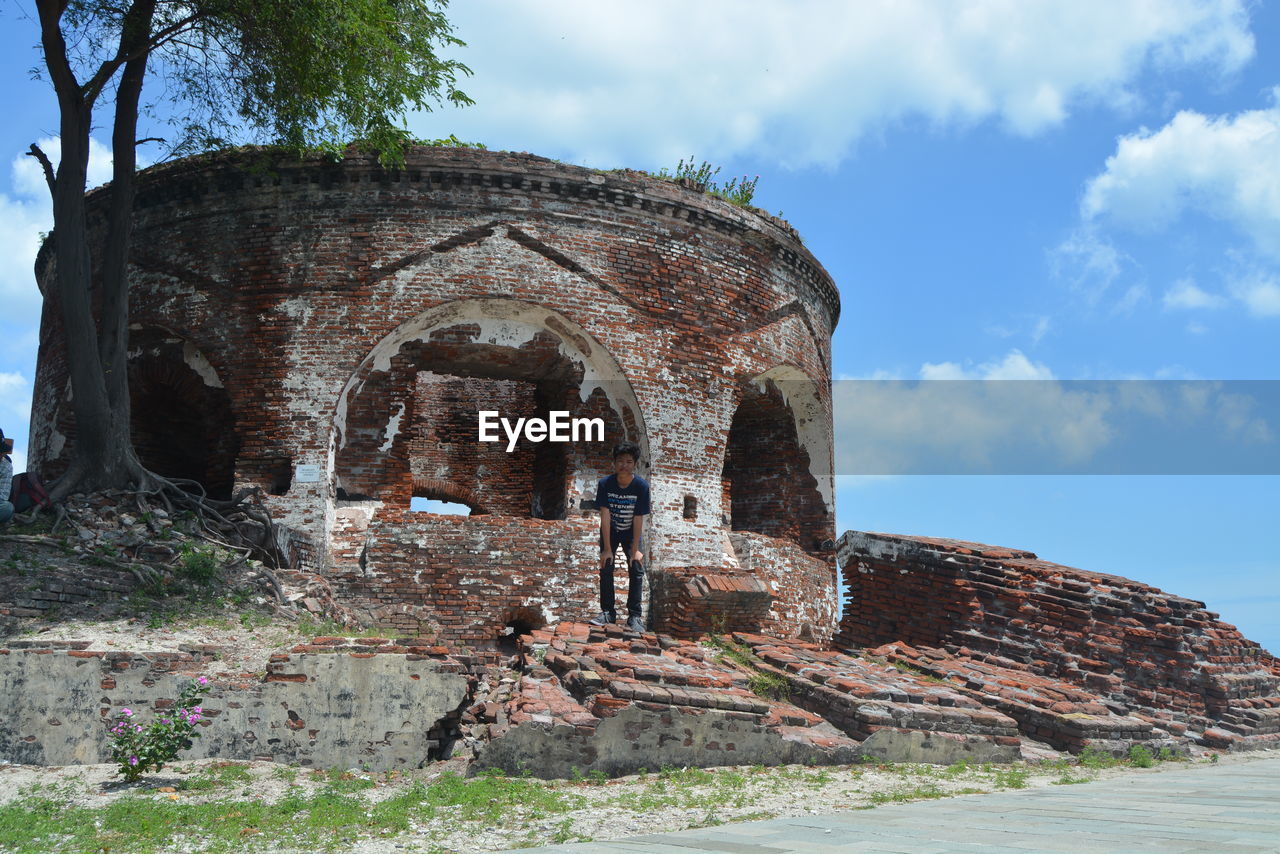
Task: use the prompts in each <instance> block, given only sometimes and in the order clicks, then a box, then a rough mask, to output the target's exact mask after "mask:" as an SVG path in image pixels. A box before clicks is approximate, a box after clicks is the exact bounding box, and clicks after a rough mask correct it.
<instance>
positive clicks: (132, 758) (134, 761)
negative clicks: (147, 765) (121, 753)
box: [129, 756, 138, 765]
mask: <svg viewBox="0 0 1280 854" xmlns="http://www.w3.org/2000/svg"><path fill="white" fill-rule="evenodd" d="M129 764H130V765H137V764H138V757H136V756H130V757H129Z"/></svg>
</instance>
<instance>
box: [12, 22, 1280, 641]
mask: <svg viewBox="0 0 1280 854" xmlns="http://www.w3.org/2000/svg"><path fill="white" fill-rule="evenodd" d="M1278 5H1280V4H1274V3H1244V2H1235V0H1218V2H1192V0H1159V2H1156V0H1149V1H1148V2H1140V0H1109V2H1043V3H1035V2H1016V0H1004V2H994V0H992V2H979V0H974V2H966V3H959V2H945V0H937V1H936V2H925V0H898V1H897V2H878V3H877V2H869V0H868V2H857V3H855V2H789V3H781V2H772V3H764V2H744V0H702V2H698V3H676V2H666V0H659V1H658V2H646V3H644V4H622V3H618V4H602V3H598V2H551V3H547V2H532V0H519V2H517V1H516V0H511V2H496V0H468V2H465V3H462V2H459V3H457V4H456V5H455V7H454V8H453V9H452V11H451V18H452V19H453V20H454V22H455V24H456V25H457V27H458V35H459V36H460V37H461V38H462V39H464V40H465V41H467V42H468V43H469V46H468V47H467V48H466V49H464V50H461V51H459V52H458V56H459V57H460V58H462V59H463V60H464V61H465V62H467V63H468V64H469V65H471V67H472V68H473V69H474V70H475V72H476V73H475V76H474V77H473V78H471V79H470V80H469V81H467V83H466V85H464V87H463V88H464V89H465V90H466V91H467V92H468V93H469V94H471V95H472V96H473V97H474V98H475V99H476V101H477V105H476V106H475V107H473V108H470V109H468V110H465V111H457V110H453V109H446V110H441V111H438V112H434V113H429V114H424V115H421V116H415V117H413V118H412V120H411V127H412V128H413V129H414V130H415V131H416V132H417V133H418V134H419V135H421V136H430V137H438V136H446V135H448V134H449V133H455V134H457V135H458V136H459V137H462V138H464V139H469V140H476V141H480V142H484V143H485V144H487V145H488V146H489V147H490V148H502V149H511V150H517V151H532V152H534V153H538V154H543V155H546V156H550V157H556V158H559V159H562V160H565V161H567V162H571V163H579V164H583V165H588V166H594V167H605V168H609V167H618V166H628V167H632V168H640V169H650V170H656V169H658V168H660V167H663V166H666V167H668V168H672V167H674V166H675V164H676V162H677V161H678V160H679V159H680V158H682V157H683V158H688V157H690V156H692V157H694V158H695V159H697V160H699V161H701V160H704V159H705V160H708V161H711V162H713V163H715V164H718V165H720V166H721V167H722V172H721V177H722V178H727V177H730V176H741V175H750V176H754V175H759V176H760V181H759V187H758V191H757V195H756V199H755V202H756V203H757V204H758V205H760V206H761V207H763V208H765V209H767V210H769V211H771V212H774V213H779V212H781V213H782V215H784V216H785V217H786V218H787V219H788V220H790V221H791V222H792V223H793V224H794V225H795V226H796V227H797V228H798V229H799V231H800V233H801V234H802V235H803V237H804V239H805V242H806V244H807V245H808V247H809V248H810V249H811V250H812V251H813V252H814V253H815V255H816V256H817V257H818V258H819V259H820V260H821V261H822V262H823V264H825V265H826V267H827V269H828V270H829V271H830V272H831V274H832V276H833V277H834V278H835V280H836V282H837V284H838V285H839V287H840V291H841V297H842V300H843V315H842V318H841V321H840V325H839V327H838V329H837V330H836V334H835V339H834V373H835V375H836V376H837V377H838V378H857V379H872V378H875V379H902V380H915V379H938V378H946V379H1009V380H1013V379H1037V380H1041V381H1046V382H1048V381H1055V380H1083V379H1087V380H1133V379H1138V380H1222V381H1231V380H1277V379H1280V376H1277V373H1278V371H1277V358H1276V357H1277V355H1278V352H1280V343H1278V342H1280V335H1278V334H1277V333H1278V332H1280V10H1278ZM30 8H31V3H30V2H29V0H6V2H5V4H4V5H3V6H2V7H0V9H2V11H0V40H2V42H3V53H2V54H0V55H2V56H3V60H0V61H3V63H4V72H3V76H4V80H5V90H4V91H5V93H6V94H5V95H4V105H5V114H6V121H5V122H4V123H3V125H2V126H0V294H3V297H4V299H5V302H6V306H7V310H6V311H5V312H3V313H2V315H3V316H0V325H2V330H3V337H2V338H0V426H3V427H4V428H5V429H6V432H7V433H9V434H10V435H15V436H16V438H17V440H18V451H19V454H18V458H17V460H16V462H18V463H21V461H22V459H23V457H22V451H23V450H24V449H25V432H26V420H27V414H28V412H29V400H30V393H31V377H32V368H33V362H34V353H35V344H36V323H37V319H38V304H39V300H38V294H37V293H36V291H35V288H34V285H33V283H32V280H31V273H30V270H31V261H32V258H33V255H34V247H35V245H36V243H35V241H36V234H37V233H38V232H39V231H41V230H44V229H47V228H48V224H47V220H48V213H47V211H48V203H47V200H46V199H45V198H44V196H43V195H42V193H41V190H42V188H41V187H40V185H39V182H38V179H37V176H36V173H35V172H34V169H33V167H34V163H32V162H31V159H30V158H23V157H22V156H21V153H22V152H23V151H24V150H25V149H26V148H27V146H28V145H29V144H30V143H31V142H33V141H35V140H37V139H42V138H48V137H52V136H54V135H56V116H55V114H54V112H53V108H52V105H53V101H52V97H51V94H50V92H49V91H48V90H47V87H46V85H45V84H43V83H40V82H34V81H31V80H30V79H29V75H28V69H29V68H30V67H31V66H32V65H34V64H35V63H36V62H37V61H38V56H37V54H36V53H35V52H34V51H33V50H32V45H33V44H34V43H35V41H36V33H35V29H34V26H33V25H32V24H31V22H30V21H29V20H25V19H24V18H23V13H24V12H28V11H29V10H30ZM99 139H101V140H106V139H107V134H105V133H101V134H100V135H99ZM108 160H109V152H108V151H107V150H106V149H105V148H102V149H101V151H100V152H99V153H98V155H97V156H96V157H95V162H97V163H98V164H99V165H100V166H102V165H105V164H106V163H107V162H108ZM11 163H12V164H16V165H14V166H13V167H12V168H10V166H9V165H10V164H11ZM98 174H99V175H101V174H103V173H101V172H99V173H98ZM1011 417H1012V416H1011ZM1100 417H1104V418H1105V417H1106V413H1102V415H1101V416H1100ZM953 427H954V425H952V424H946V425H944V426H943V427H940V432H945V431H946V430H951V429H952V428H953ZM1268 428H1269V429H1270V432H1269V433H1268V432H1267V429H1268ZM974 429H977V428H974ZM1004 429H1005V430H1006V431H1007V430H1008V429H1009V425H1008V424H1007V423H1006V424H1005V426H1004ZM1258 440H1259V441H1263V442H1275V441H1280V425H1277V424H1275V423H1274V422H1269V423H1264V424H1263V433H1262V435H1261V438H1260V439H1258ZM1272 453H1273V454H1274V449H1272ZM837 503H838V527H839V529H840V530H845V529H850V528H853V529H861V530H879V531H889V532H896V533H905V534H929V535H935V536H949V537H957V538H962V539H971V540H977V541H982V542H989V543H995V544H999V545H1006V546H1014V547H1019V548H1024V549H1030V550H1032V551H1035V552H1037V553H1038V554H1039V555H1040V556H1041V557H1044V558H1046V559H1049V560H1054V561H1058V562H1060V563H1066V564H1070V565H1074V566H1079V567H1082V568H1085V569H1093V570H1098V571H1102V572H1108V573H1114V574H1118V575H1124V576H1128V577H1131V578H1135V579H1137V580H1140V581H1143V582H1146V583H1149V584H1154V585H1156V586H1159V587H1163V588H1164V589H1166V590H1169V591H1170V592H1173V593H1177V594H1180V595H1184V596H1190V597H1192V598H1196V599H1202V600H1204V601H1206V602H1207V603H1208V604H1209V606H1210V608H1212V609H1214V610H1217V611H1220V612H1221V613H1222V614H1223V617H1224V619H1226V620H1228V621H1229V622H1233V623H1235V624H1237V625H1238V626H1240V627H1241V629H1242V630H1243V631H1244V633H1245V634H1246V636H1248V637H1250V638H1252V639H1254V640H1257V641H1259V642H1261V643H1262V644H1263V645H1264V646H1267V647H1268V648H1270V649H1272V650H1273V651H1280V616H1277V615H1280V558H1277V557H1276V548H1275V545H1274V543H1275V537H1274V535H1275V532H1276V527H1277V526H1276V516H1277V513H1276V508H1277V507H1278V506H1280V480H1278V479H1277V477H1276V476H1274V475H1265V476H1264V475H1253V476H1248V475H1232V476H1226V475H1200V476H1173V475H1167V476H1119V475H1110V476H1101V475H1073V476H1012V475H1004V476H995V475H987V476H957V475H952V476H881V477H852V476H850V477H842V478H841V483H840V488H839V491H838V499H837Z"/></svg>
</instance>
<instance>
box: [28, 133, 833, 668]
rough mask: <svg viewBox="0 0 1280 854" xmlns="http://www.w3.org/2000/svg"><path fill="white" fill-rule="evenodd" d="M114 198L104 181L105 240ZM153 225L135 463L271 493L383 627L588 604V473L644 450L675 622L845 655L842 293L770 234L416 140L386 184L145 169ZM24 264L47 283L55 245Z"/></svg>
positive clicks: (297, 172)
mask: <svg viewBox="0 0 1280 854" xmlns="http://www.w3.org/2000/svg"><path fill="white" fill-rule="evenodd" d="M106 201H107V200H106V196H105V194H104V193H103V192H101V191H99V192H94V193H91V194H90V197H89V217H90V227H91V229H93V230H95V231H98V232H100V229H101V215H102V212H103V210H104V208H105V203H106ZM135 222H136V224H135V232H134V233H135V238H134V249H133V252H132V257H131V269H130V287H131V291H130V299H131V305H132V320H133V331H132V341H133V347H132V352H131V360H130V371H131V385H132V387H133V413H134V434H135V440H136V443H137V447H138V450H139V453H140V455H141V457H142V459H143V462H144V463H145V464H147V465H148V466H150V467H152V468H153V469H154V470H156V471H158V472H160V473H162V474H169V475H174V476H180V477H186V478H191V479H195V480H198V481H200V482H202V483H203V484H204V485H205V486H206V488H207V489H208V490H209V491H210V492H211V493H212V494H214V495H223V496H226V495H230V494H231V493H232V492H233V491H234V490H237V489H240V488H242V487H246V486H257V487H260V488H261V489H262V491H263V492H264V494H265V498H266V503H267V506H268V507H269V509H270V510H271V512H272V513H273V515H274V516H275V518H276V519H277V520H278V521H279V522H280V523H281V524H282V525H283V526H284V527H285V528H286V529H287V531H288V532H289V543H288V546H289V548H290V550H291V552H292V554H293V556H294V558H295V559H296V560H297V562H298V563H299V565H300V567H302V568H303V569H305V570H308V571H312V572H319V573H321V574H324V575H325V576H327V577H328V578H329V580H330V583H331V585H332V587H333V590H334V593H335V596H336V598H337V599H338V600H339V601H340V602H342V603H343V604H345V605H347V606H349V607H352V608H354V609H356V610H357V611H358V612H362V613H363V614H364V615H365V617H366V618H367V619H369V620H372V621H374V622H376V623H378V624H380V625H385V626H386V627H387V629H388V630H393V631H396V632H399V633H406V632H407V633H419V632H436V633H438V635H439V637H440V638H441V639H443V640H447V641H450V642H463V643H469V644H488V643H493V642H495V641H496V640H497V639H499V638H500V637H501V636H502V635H503V634H504V633H510V632H511V631H513V630H515V631H524V630H528V629H534V628H538V627H540V626H542V625H547V624H551V623H555V622H557V621H559V620H561V619H565V618H574V617H581V616H584V615H586V614H588V613H589V612H590V611H591V610H592V608H593V607H597V606H596V557H595V554H596V552H595V546H594V540H593V538H594V533H593V532H594V530H595V529H596V527H597V526H598V521H597V517H596V515H595V511H594V509H591V501H592V499H593V498H594V488H595V481H596V479H597V478H598V477H600V476H601V475H602V474H605V473H607V472H608V470H609V462H610V453H609V451H610V448H611V446H612V445H613V444H614V443H615V442H617V441H619V440H622V439H630V440H633V441H637V442H639V443H640V445H641V447H642V449H643V452H644V460H643V465H642V473H643V474H644V475H645V476H647V477H648V478H649V479H650V480H651V481H652V483H653V488H654V493H653V508H654V509H653V516H652V519H651V524H650V526H649V529H648V531H649V536H648V551H649V552H650V555H651V560H650V570H651V579H652V582H653V612H654V616H655V617H656V618H657V625H662V621H663V619H664V617H663V615H664V614H667V615H670V622H671V628H673V629H674V630H677V631H682V632H685V633H692V632H696V631H698V630H700V629H701V628H703V627H705V626H706V625H708V624H709V621H710V620H712V619H718V620H722V621H728V622H729V623H732V624H733V626H734V627H735V628H743V629H751V630H768V631H770V632H772V633H776V634H779V635H782V636H802V637H805V638H811V639H815V640H818V641H826V640H828V639H829V638H830V634H831V631H832V630H833V628H834V624H835V619H836V616H837V603H836V585H835V563H834V557H833V553H832V551H831V543H832V541H833V540H834V534H835V531H834V522H835V517H834V508H833V495H832V485H831V484H832V462H831V460H832V454H831V413H830V341H831V333H832V329H833V328H834V326H835V323H836V320H837V316H838V312H839V299H838V296H837V291H836V289H835V286H834V285H833V283H832V281H831V279H830V277H829V276H828V275H827V273H826V271H824V270H823V268H822V266H821V265H820V264H819V263H818V262H817V260H816V259H814V258H813V256H812V255H811V254H810V253H809V252H808V251H807V250H806V249H805V248H804V246H803V245H802V244H801V243H800V241H799V239H798V237H797V236H796V234H795V233H794V231H792V230H791V229H790V227H789V226H787V225H786V224H785V223H783V222H782V221H780V220H777V219H774V218H772V217H769V216H767V215H764V214H762V213H760V212H757V211H752V210H746V209H743V208H739V207H735V206H733V205H731V204H729V203H727V202H725V201H723V200H720V199H718V198H715V197H713V196H709V195H706V194H703V193H700V192H697V191H696V190H693V189H690V188H688V187H684V186H680V185H677V184H674V183H671V182H666V181H660V180H656V179H653V178H650V177H648V176H645V175H642V174H639V173H632V172H614V173H608V172H598V171H593V170H589V169H583V168H578V167H573V166H566V165H564V164H560V163H556V162H554V161H550V160H546V159H543V158H539V157H534V156H530V155H524V154H507V153H496V152H483V151H474V150H465V149H431V148H421V149H415V150H412V151H410V152H409V153H408V156H407V161H406V163H405V165H404V168H402V169H399V170H385V169H383V168H381V167H379V166H378V164H377V163H376V161H375V160H374V159H372V158H371V157H367V156H361V155H354V154H352V155H349V156H348V157H346V158H345V159H343V160H341V161H338V162H329V161H326V160H323V159H314V160H307V161H303V162H299V161H298V160H296V159H292V158H290V157H287V156H285V155H283V154H280V153H278V152H272V151H266V150H249V151H239V152H235V153H225V154H217V155H209V156H205V157H198V158H193V159H189V160H184V161H180V162H176V163H172V164H167V165H164V166H160V167H156V168H153V169H150V170H147V171H145V172H144V173H142V174H141V176H140V178H139V191H138V197H137V205H136V220H135ZM37 268H38V269H37V273H38V276H39V278H40V280H41V281H42V282H47V281H48V280H49V277H50V276H51V275H52V273H53V260H52V253H51V252H50V251H48V247H46V249H45V251H44V252H42V254H41V256H40V259H39V261H38V264H37ZM45 292H46V294H51V293H52V291H51V289H50V288H48V287H47V286H46V287H45ZM59 317H60V315H59V307H58V305H57V304H56V300H55V299H48V300H46V303H45V314H44V319H43V323H42V332H41V341H40V353H39V364H38V368H37V379H36V386H37V394H36V399H35V402H34V405H33V413H32V431H31V435H32V437H33V439H32V447H31V454H30V456H31V461H32V465H33V467H34V468H36V469H37V470H39V471H40V472H41V473H42V474H43V475H44V476H45V477H46V478H53V477H55V476H56V475H57V474H59V473H60V472H61V471H62V470H64V468H65V466H66V464H67V461H68V459H69V451H70V448H71V446H72V445H73V443H74V441H75V424H74V418H73V416H72V412H71V407H70V406H69V404H68V401H69V397H68V396H69V393H70V391H69V387H68V381H67V370H66V364H65V357H64V345H63V340H62V331H61V327H60V322H59ZM481 410H489V411H496V412H498V413H500V415H501V416H503V417H505V418H508V419H509V420H510V421H512V422H514V421H515V419H517V418H534V417H540V418H544V419H545V418H548V417H549V414H550V413H552V412H567V413H569V416H568V417H570V418H583V419H595V418H598V419H600V421H601V422H602V423H603V426H604V437H603V440H593V441H587V440H586V439H582V440H580V441H576V442H568V443H552V442H541V443H535V442H527V441H523V440H522V441H521V442H520V443H518V446H517V447H516V448H515V449H514V450H513V451H511V452H508V451H507V448H506V440H505V437H502V441H500V442H499V443H493V444H484V443H480V442H478V441H477V438H478V414H477V413H478V412H479V411H481ZM415 497H416V498H425V499H436V500H442V501H449V502H453V503H457V504H463V505H466V506H467V507H469V508H470V510H471V513H472V515H471V516H469V517H455V516H442V515H431V514H424V513H421V512H418V511H415V510H412V509H411V507H410V502H411V501H412V499H413V498H415ZM694 577H708V578H717V577H719V578H721V579H722V581H721V582H717V583H716V584H715V585H714V589H713V590H712V591H706V590H702V589H700V588H698V587H697V586H696V585H694V586H693V587H690V586H689V585H688V584H686V583H685V582H686V581H687V580H688V579H690V578H694ZM623 586H624V587H625V582H624V584H623Z"/></svg>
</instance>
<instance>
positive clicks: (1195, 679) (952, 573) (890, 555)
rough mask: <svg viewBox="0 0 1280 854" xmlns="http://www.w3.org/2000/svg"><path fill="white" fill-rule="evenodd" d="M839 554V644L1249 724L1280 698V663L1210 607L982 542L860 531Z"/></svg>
mask: <svg viewBox="0 0 1280 854" xmlns="http://www.w3.org/2000/svg"><path fill="white" fill-rule="evenodd" d="M839 547H840V550H841V551H840V556H841V561H842V562H843V571H844V580H845V584H846V585H847V587H848V591H849V593H848V597H849V598H848V600H847V602H846V604H845V608H844V617H843V619H842V620H841V623H840V631H839V634H838V635H837V637H836V640H835V643H836V645H837V646H839V647H842V648H846V649H848V648H854V647H876V646H880V645H882V644H886V643H892V642H895V641H900V642H903V643H906V644H909V645H911V646H916V647H937V648H942V649H945V650H947V651H949V652H952V653H953V654H957V655H960V656H962V657H973V658H976V659H978V660H985V661H995V662H999V661H1001V660H1003V661H1009V662H1013V663H1015V664H1016V665H1017V666H1018V667H1021V668H1025V669H1027V670H1030V671H1031V672H1033V673H1037V674H1041V675H1044V676H1048V677H1051V678H1053V679H1060V680H1062V681H1064V682H1068V683H1073V684H1077V685H1081V686H1083V687H1085V688H1087V689H1088V690H1089V691H1091V692H1094V693H1095V694H1098V695H1100V696H1102V697H1103V698H1104V699H1105V698H1107V697H1114V698H1116V699H1118V700H1121V701H1123V702H1124V703H1125V704H1126V705H1131V706H1133V707H1136V708H1138V709H1143V710H1146V712H1147V713H1149V714H1152V715H1155V716H1157V717H1161V718H1165V717H1169V716H1170V715H1171V714H1172V715H1173V716H1174V719H1175V720H1176V719H1178V718H1179V716H1181V719H1182V720H1184V721H1185V720H1186V719H1187V718H1188V717H1189V718H1190V719H1192V720H1193V721H1194V720H1196V719H1199V720H1205V719H1208V720H1212V721H1218V722H1221V721H1224V720H1225V721H1228V722H1230V721H1232V720H1236V719H1238V720H1239V721H1240V722H1241V725H1242V726H1243V722H1244V721H1245V720H1246V719H1247V718H1248V717H1249V708H1250V706H1251V705H1252V700H1253V699H1254V698H1266V697H1275V696H1276V695H1277V694H1280V666H1277V662H1276V660H1275V659H1274V658H1272V657H1271V656H1270V655H1269V654H1267V653H1266V651H1265V650H1262V649H1261V648H1260V647H1259V646H1258V645H1257V644H1256V643H1254V642H1252V641H1249V640H1246V639H1245V638H1244V637H1242V636H1241V635H1240V633H1239V632H1238V631H1237V630H1236V628H1235V627H1234V626H1231V625H1228V624H1226V623H1223V622H1221V621H1220V620H1219V619H1218V615H1217V614H1214V613H1212V612H1210V611H1207V610H1205V608H1204V603H1202V602H1196V601H1193V600H1190V599H1184V598H1182V597H1180V596H1173V595H1171V594H1168V593H1165V592H1163V591H1161V590H1158V589H1156V588H1154V587H1149V586H1147V585H1145V584H1140V583H1138V582H1135V581H1130V580H1128V579H1125V578H1120V577H1117V576H1113V575H1102V574H1098V573H1091V572H1085V571H1083V570H1078V569H1073V568H1071V567H1065V566H1060V565H1058V564H1054V563H1050V562H1048V561H1043V560H1040V559H1038V558H1037V557H1036V556H1035V555H1034V554H1032V553H1031V552H1023V551H1017V550H1013V549H1001V548H997V547H992V546H984V545H980V544H976V543H964V542H958V541H954V540H942V539H932V538H926V537H896V536H890V535H885V534H865V533H861V532H849V533H846V534H845V535H844V536H843V537H842V538H841V541H840V546H839ZM1267 705H1268V703H1266V702H1263V703H1261V704H1260V706H1259V707H1260V708H1262V707H1266V706H1267Z"/></svg>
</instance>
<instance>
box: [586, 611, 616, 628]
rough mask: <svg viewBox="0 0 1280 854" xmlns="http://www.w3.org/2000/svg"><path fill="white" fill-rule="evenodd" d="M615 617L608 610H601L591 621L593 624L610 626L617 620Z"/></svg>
mask: <svg viewBox="0 0 1280 854" xmlns="http://www.w3.org/2000/svg"><path fill="white" fill-rule="evenodd" d="M617 619H618V618H617V617H615V616H614V615H613V614H611V613H610V612H608V611H601V612H600V615H599V616H598V617H596V618H595V619H594V620H592V621H591V625H593V626H612V625H613V624H614V623H615V622H617Z"/></svg>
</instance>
